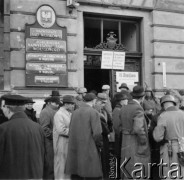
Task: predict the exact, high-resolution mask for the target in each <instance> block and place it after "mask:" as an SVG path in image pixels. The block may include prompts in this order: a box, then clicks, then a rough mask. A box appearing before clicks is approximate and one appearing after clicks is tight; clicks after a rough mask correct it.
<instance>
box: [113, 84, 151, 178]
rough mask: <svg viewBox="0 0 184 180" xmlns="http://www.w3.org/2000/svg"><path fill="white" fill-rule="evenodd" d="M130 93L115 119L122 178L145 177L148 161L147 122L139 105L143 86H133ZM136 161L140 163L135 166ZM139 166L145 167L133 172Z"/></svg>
mask: <svg viewBox="0 0 184 180" xmlns="http://www.w3.org/2000/svg"><path fill="white" fill-rule="evenodd" d="M131 95H132V97H133V99H132V100H130V101H129V102H128V105H126V106H124V107H123V108H122V109H121V111H120V114H119V118H120V119H119V121H118V120H117V122H119V128H117V130H116V132H117V133H118V134H119V133H122V145H121V167H120V168H121V174H122V177H123V179H130V178H133V179H138V178H139V179H146V178H145V176H148V163H149V162H150V148H149V142H148V129H147V122H146V119H145V116H144V110H143V108H142V106H141V102H142V101H143V99H144V95H145V92H144V88H143V87H141V86H135V87H134V88H133V92H132V93H131ZM116 127H118V126H116ZM136 163H140V165H139V166H135V165H136ZM125 165H126V166H125ZM140 166H144V168H145V169H142V171H139V172H137V173H135V172H136V170H137V169H140ZM125 169H126V170H127V171H125Z"/></svg>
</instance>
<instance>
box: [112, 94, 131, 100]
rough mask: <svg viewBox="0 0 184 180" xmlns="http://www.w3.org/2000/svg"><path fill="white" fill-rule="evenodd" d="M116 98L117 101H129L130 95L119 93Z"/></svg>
mask: <svg viewBox="0 0 184 180" xmlns="http://www.w3.org/2000/svg"><path fill="white" fill-rule="evenodd" d="M115 98H116V100H117V101H121V100H125V99H128V93H121V92H119V93H117V94H116V95H115Z"/></svg>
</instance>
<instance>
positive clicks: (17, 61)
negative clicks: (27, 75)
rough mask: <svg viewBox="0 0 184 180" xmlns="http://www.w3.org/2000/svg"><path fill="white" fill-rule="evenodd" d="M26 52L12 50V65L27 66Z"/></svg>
mask: <svg viewBox="0 0 184 180" xmlns="http://www.w3.org/2000/svg"><path fill="white" fill-rule="evenodd" d="M25 61H26V60H25V52H23V51H11V53H10V66H11V67H20V68H25Z"/></svg>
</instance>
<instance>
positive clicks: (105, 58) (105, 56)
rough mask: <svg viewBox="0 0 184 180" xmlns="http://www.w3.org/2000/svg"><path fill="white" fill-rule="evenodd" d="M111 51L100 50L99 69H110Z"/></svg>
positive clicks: (111, 61)
mask: <svg viewBox="0 0 184 180" xmlns="http://www.w3.org/2000/svg"><path fill="white" fill-rule="evenodd" d="M113 56H114V55H113V51H102V62H101V69H112V65H113Z"/></svg>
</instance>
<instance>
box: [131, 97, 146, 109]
mask: <svg viewBox="0 0 184 180" xmlns="http://www.w3.org/2000/svg"><path fill="white" fill-rule="evenodd" d="M128 104H135V105H138V106H140V107H141V108H142V109H143V107H142V106H141V104H140V103H138V102H137V101H135V100H133V99H132V100H130V101H128Z"/></svg>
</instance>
